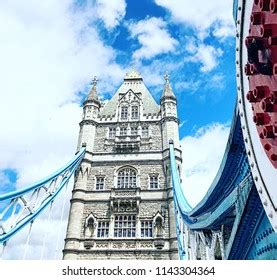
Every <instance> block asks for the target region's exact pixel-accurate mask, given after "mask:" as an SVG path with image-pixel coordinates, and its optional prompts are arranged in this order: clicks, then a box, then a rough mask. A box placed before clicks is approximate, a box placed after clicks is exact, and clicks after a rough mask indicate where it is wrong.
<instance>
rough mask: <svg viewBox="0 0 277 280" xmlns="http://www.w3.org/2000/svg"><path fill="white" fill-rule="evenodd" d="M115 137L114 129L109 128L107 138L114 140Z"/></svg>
mask: <svg viewBox="0 0 277 280" xmlns="http://www.w3.org/2000/svg"><path fill="white" fill-rule="evenodd" d="M115 136H116V127H109V130H108V138H109V139H114V138H115Z"/></svg>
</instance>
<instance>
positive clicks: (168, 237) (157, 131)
mask: <svg viewBox="0 0 277 280" xmlns="http://www.w3.org/2000/svg"><path fill="white" fill-rule="evenodd" d="M160 103H161V105H160V106H159V105H158V104H156V102H155V101H154V99H153V98H152V96H151V94H150V93H149V91H148V90H147V88H146V87H145V85H144V83H143V79H142V77H141V76H140V75H139V74H138V73H137V72H136V71H134V70H133V71H131V72H129V73H127V74H126V77H125V79H124V82H123V84H122V85H121V86H120V88H119V89H118V91H117V92H116V94H115V95H114V96H113V98H112V99H111V100H110V101H109V102H108V103H107V104H106V105H105V106H103V107H101V104H100V102H99V100H98V96H97V90H96V81H94V82H93V87H92V89H91V91H90V93H89V95H88V98H87V100H86V101H85V102H84V108H83V119H82V121H81V123H80V135H79V141H78V149H80V148H81V146H85V147H86V155H85V158H84V159H83V161H82V163H81V166H80V167H79V169H78V171H77V172H76V176H75V183H74V189H73V195H72V200H71V208H70V215H69V221H68V228H67V235H66V240H65V248H64V251H63V252H64V259H178V249H177V247H178V246H177V238H176V226H175V215H174V204H173V197H172V187H171V179H170V172H169V151H168V142H169V140H170V139H172V140H174V144H175V147H176V148H175V151H176V161H177V164H178V165H179V166H180V165H181V151H180V149H179V134H178V119H177V111H176V98H175V96H174V94H173V91H172V89H171V86H170V84H169V80H168V77H166V83H165V86H164V91H163V94H162V97H161V102H160Z"/></svg>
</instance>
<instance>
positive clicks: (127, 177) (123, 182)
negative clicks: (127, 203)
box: [116, 166, 138, 190]
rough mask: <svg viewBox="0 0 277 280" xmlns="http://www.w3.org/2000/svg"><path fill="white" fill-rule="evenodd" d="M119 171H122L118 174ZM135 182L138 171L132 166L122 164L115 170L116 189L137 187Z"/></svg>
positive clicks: (136, 181)
mask: <svg viewBox="0 0 277 280" xmlns="http://www.w3.org/2000/svg"><path fill="white" fill-rule="evenodd" d="M129 170H130V171H129ZM127 171H128V172H127ZM121 172H124V173H123V174H120V173H121ZM130 172H132V174H129V173H130ZM137 183H138V172H137V170H136V169H135V168H134V167H131V166H123V167H121V168H120V169H119V170H118V171H117V184H116V188H117V189H123V190H124V189H135V188H136V187H137Z"/></svg>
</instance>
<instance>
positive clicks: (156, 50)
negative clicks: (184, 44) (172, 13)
mask: <svg viewBox="0 0 277 280" xmlns="http://www.w3.org/2000/svg"><path fill="white" fill-rule="evenodd" d="M128 28H129V31H130V33H131V36H132V37H133V38H137V39H138V42H139V43H140V45H141V48H139V49H138V50H136V51H135V52H134V54H133V58H134V59H136V60H139V59H143V58H146V59H150V58H153V57H155V56H157V55H159V54H165V53H168V52H173V51H174V50H175V48H176V46H177V45H178V42H177V40H175V39H174V38H173V37H172V36H171V34H170V33H169V32H168V30H167V29H166V22H165V21H163V20H162V19H161V18H155V17H152V18H147V19H145V20H141V21H139V22H136V23H132V24H130V25H129V27H128Z"/></svg>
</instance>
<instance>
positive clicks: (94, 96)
mask: <svg viewBox="0 0 277 280" xmlns="http://www.w3.org/2000/svg"><path fill="white" fill-rule="evenodd" d="M97 82H98V80H97V77H96V76H94V77H93V79H92V88H91V90H90V92H89V94H88V97H87V100H86V101H97V102H99V99H98V94H97V88H96V85H97Z"/></svg>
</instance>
